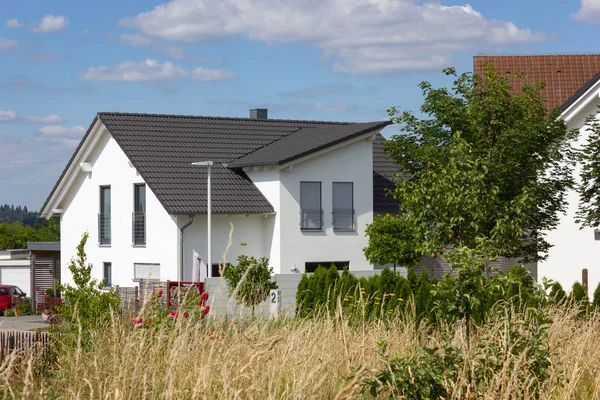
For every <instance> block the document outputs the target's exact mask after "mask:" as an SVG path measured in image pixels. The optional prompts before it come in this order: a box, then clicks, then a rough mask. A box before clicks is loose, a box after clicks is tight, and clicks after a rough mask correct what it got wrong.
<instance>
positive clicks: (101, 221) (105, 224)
mask: <svg viewBox="0 0 600 400" xmlns="http://www.w3.org/2000/svg"><path fill="white" fill-rule="evenodd" d="M110 238H111V232H110V214H102V213H100V214H98V243H99V244H101V245H108V244H110Z"/></svg>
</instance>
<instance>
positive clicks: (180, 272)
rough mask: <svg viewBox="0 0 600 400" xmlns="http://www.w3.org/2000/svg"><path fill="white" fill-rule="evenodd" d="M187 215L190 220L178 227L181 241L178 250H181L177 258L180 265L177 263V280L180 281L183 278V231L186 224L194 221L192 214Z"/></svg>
mask: <svg viewBox="0 0 600 400" xmlns="http://www.w3.org/2000/svg"><path fill="white" fill-rule="evenodd" d="M189 217H190V220H189V221H188V222H187V223H186V224H185V225H183V226H182V227H181V228H179V231H180V232H181V236H180V240H181V243H179V250H180V252H181V254H180V256H181V258H180V260H179V262H180V265H179V280H180V281H183V279H184V278H183V261H184V260H183V231H184V230H185V228H187V227H188V226H190V225H191V224H192V223H193V222H194V216H193V215H192V214H190V215H189Z"/></svg>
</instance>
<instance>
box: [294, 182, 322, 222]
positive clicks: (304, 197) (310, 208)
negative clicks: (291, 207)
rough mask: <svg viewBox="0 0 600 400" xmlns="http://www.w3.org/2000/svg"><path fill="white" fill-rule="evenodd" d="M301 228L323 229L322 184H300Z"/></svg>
mask: <svg viewBox="0 0 600 400" xmlns="http://www.w3.org/2000/svg"><path fill="white" fill-rule="evenodd" d="M300 215H301V219H300V227H301V228H302V229H321V228H322V226H323V224H322V221H321V219H322V218H321V215H322V210H321V182H300Z"/></svg>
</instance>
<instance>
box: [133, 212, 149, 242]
mask: <svg viewBox="0 0 600 400" xmlns="http://www.w3.org/2000/svg"><path fill="white" fill-rule="evenodd" d="M131 227H132V233H131V234H132V242H133V244H134V245H144V244H146V213H143V212H134V213H132V214H131Z"/></svg>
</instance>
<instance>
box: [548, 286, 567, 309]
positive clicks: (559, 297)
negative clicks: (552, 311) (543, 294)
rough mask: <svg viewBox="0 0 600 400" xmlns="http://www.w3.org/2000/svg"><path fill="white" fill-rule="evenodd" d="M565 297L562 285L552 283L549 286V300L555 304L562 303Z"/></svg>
mask: <svg viewBox="0 0 600 400" xmlns="http://www.w3.org/2000/svg"><path fill="white" fill-rule="evenodd" d="M566 297H567V293H566V292H565V290H564V289H563V287H562V285H561V284H560V283H559V282H554V283H553V284H552V285H551V286H550V294H549V298H550V300H552V301H554V302H555V303H558V304H560V303H562V302H563V301H564V300H565V299H566Z"/></svg>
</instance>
